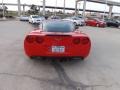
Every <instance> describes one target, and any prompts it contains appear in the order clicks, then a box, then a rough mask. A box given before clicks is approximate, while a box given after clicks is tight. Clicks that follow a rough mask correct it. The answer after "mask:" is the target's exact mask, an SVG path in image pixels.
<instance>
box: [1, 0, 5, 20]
mask: <svg viewBox="0 0 120 90" xmlns="http://www.w3.org/2000/svg"><path fill="white" fill-rule="evenodd" d="M2 9H3V12H2V14H3V18H5V7H4V5H3V0H2Z"/></svg>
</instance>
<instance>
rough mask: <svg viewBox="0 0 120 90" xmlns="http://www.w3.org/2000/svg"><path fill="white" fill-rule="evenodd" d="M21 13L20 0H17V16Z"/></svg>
mask: <svg viewBox="0 0 120 90" xmlns="http://www.w3.org/2000/svg"><path fill="white" fill-rule="evenodd" d="M20 15H21V3H20V0H18V16H20Z"/></svg>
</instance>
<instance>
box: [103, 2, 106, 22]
mask: <svg viewBox="0 0 120 90" xmlns="http://www.w3.org/2000/svg"><path fill="white" fill-rule="evenodd" d="M106 6H107V0H105V10H106ZM105 10H104V14H103V20H104V19H105Z"/></svg>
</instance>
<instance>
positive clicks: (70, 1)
mask: <svg viewBox="0 0 120 90" xmlns="http://www.w3.org/2000/svg"><path fill="white" fill-rule="evenodd" d="M109 1H115V2H119V3H120V0H109ZM0 2H2V0H0ZM3 2H4V3H17V0H3ZM63 2H64V0H57V6H59V7H63ZM21 3H22V4H24V3H26V4H37V5H42V0H21ZM79 3H80V4H79V5H78V8H80V9H82V8H83V2H79ZM46 5H48V6H56V0H46ZM66 7H72V8H74V7H75V0H66ZM26 9H28V8H26ZM86 9H90V10H98V11H109V7H108V6H107V5H104V4H97V3H92V2H87V5H86ZM8 10H17V7H10V6H8ZM113 12H116V13H120V7H116V6H114V7H113Z"/></svg>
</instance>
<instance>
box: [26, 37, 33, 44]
mask: <svg viewBox="0 0 120 90" xmlns="http://www.w3.org/2000/svg"><path fill="white" fill-rule="evenodd" d="M26 41H27V42H28V43H33V42H34V37H33V36H27V37H26Z"/></svg>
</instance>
